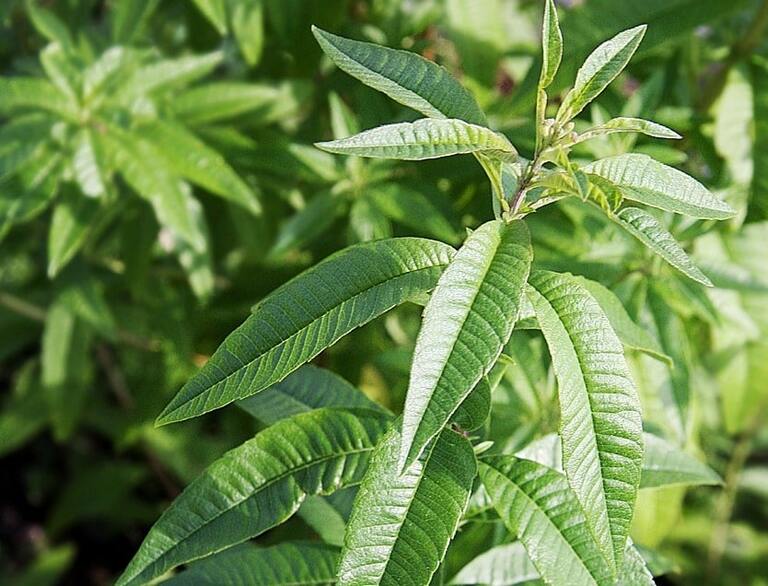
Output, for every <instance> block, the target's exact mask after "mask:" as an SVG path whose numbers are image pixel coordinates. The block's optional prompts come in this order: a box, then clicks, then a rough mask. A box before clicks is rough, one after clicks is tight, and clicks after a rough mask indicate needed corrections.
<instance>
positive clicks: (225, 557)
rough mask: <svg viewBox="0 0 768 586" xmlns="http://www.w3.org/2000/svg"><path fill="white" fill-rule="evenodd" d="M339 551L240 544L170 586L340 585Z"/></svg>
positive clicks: (292, 545) (296, 545)
mask: <svg viewBox="0 0 768 586" xmlns="http://www.w3.org/2000/svg"><path fill="white" fill-rule="evenodd" d="M338 554H339V551H338V549H337V548H335V547H332V546H330V545H325V544H322V543H301V542H296V543H291V542H287V543H280V544H278V545H273V546H271V547H264V548H258V547H254V546H252V545H246V544H243V545H239V546H235V547H232V548H230V549H227V550H225V551H223V552H221V553H219V554H216V555H212V556H210V557H208V558H205V559H202V560H200V561H198V562H195V563H193V564H191V565H190V566H189V569H188V570H186V571H184V572H182V573H180V574H178V575H177V576H175V577H174V578H172V579H171V580H168V581H167V582H163V583H164V584H167V585H168V586H245V585H246V584H247V585H248V586H310V585H312V586H324V585H328V586H330V585H331V584H334V583H335V582H336V561H337V558H338Z"/></svg>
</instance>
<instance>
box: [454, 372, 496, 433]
mask: <svg viewBox="0 0 768 586" xmlns="http://www.w3.org/2000/svg"><path fill="white" fill-rule="evenodd" d="M491 393H492V389H491V383H490V382H489V380H488V377H487V376H484V377H483V378H481V379H480V381H479V382H478V383H477V385H475V388H474V389H472V390H471V391H470V392H469V395H467V398H466V399H464V400H463V401H462V402H461V404H460V405H459V407H458V408H457V409H456V412H455V413H454V415H453V418H452V419H453V421H454V423H456V425H458V426H459V427H460V428H461V429H462V430H464V431H475V430H476V429H479V428H480V427H482V426H483V425H484V424H485V422H486V420H487V419H488V417H489V416H490V415H491Z"/></svg>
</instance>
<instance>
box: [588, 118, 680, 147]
mask: <svg viewBox="0 0 768 586" xmlns="http://www.w3.org/2000/svg"><path fill="white" fill-rule="evenodd" d="M617 132H637V133H640V134H645V135H647V136H652V137H654V138H669V139H679V138H682V137H681V136H680V135H679V134H678V133H677V132H675V131H674V130H670V129H669V128H667V127H666V126H662V125H661V124H657V123H656V122H651V121H650V120H642V119H640V118H626V117H619V118H613V119H611V120H609V121H608V122H606V123H605V124H601V125H600V126H596V127H594V128H590V129H589V130H587V131H586V132H584V133H583V134H580V135H579V138H578V139H577V140H576V143H580V142H584V141H585V140H590V139H592V138H595V137H598V136H605V135H606V134H616V133H617Z"/></svg>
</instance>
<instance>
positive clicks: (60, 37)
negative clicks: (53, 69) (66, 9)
mask: <svg viewBox="0 0 768 586" xmlns="http://www.w3.org/2000/svg"><path fill="white" fill-rule="evenodd" d="M25 7H26V9H27V14H28V15H29V20H30V21H31V22H32V25H33V26H34V27H35V29H36V30H37V32H39V33H40V34H41V35H43V36H44V37H45V38H46V39H48V40H49V41H51V42H52V43H58V44H59V45H61V47H62V48H63V49H66V50H67V51H69V50H71V49H72V48H73V47H74V43H73V41H72V34H71V33H70V32H69V29H68V28H67V25H66V24H64V22H62V20H61V19H60V18H59V17H58V16H56V14H54V13H53V12H51V11H50V10H46V9H45V8H41V7H40V6H38V5H37V1H36V0H27V1H26V3H25Z"/></svg>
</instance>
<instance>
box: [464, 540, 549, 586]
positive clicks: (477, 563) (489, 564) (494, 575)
mask: <svg viewBox="0 0 768 586" xmlns="http://www.w3.org/2000/svg"><path fill="white" fill-rule="evenodd" d="M538 578H539V572H538V571H537V570H536V566H534V565H533V562H531V558H530V557H528V554H527V553H526V552H525V548H524V547H523V544H522V543H521V542H519V541H516V542H514V543H507V544H504V545H497V546H496V547H493V548H491V549H489V550H488V551H486V552H484V553H482V554H480V555H479V556H477V557H476V558H475V559H473V560H472V561H471V562H469V563H468V564H467V565H466V566H464V567H463V568H462V569H461V571H460V572H459V573H458V574H457V575H456V576H455V577H454V578H453V580H451V581H450V584H452V585H455V586H475V585H476V584H487V585H489V586H513V585H514V584H529V583H530V582H532V581H534V580H537V579H538Z"/></svg>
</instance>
